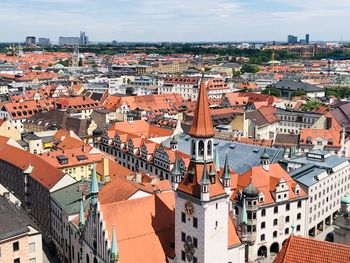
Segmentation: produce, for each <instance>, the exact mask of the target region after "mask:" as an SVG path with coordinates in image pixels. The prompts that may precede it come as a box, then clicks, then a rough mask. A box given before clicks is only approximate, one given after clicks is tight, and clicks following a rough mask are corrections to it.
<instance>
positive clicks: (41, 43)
mask: <svg viewBox="0 0 350 263" xmlns="http://www.w3.org/2000/svg"><path fill="white" fill-rule="evenodd" d="M38 45H39V46H50V39H49V38H42V37H41V38H39V40H38Z"/></svg>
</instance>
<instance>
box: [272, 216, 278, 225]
mask: <svg viewBox="0 0 350 263" xmlns="http://www.w3.org/2000/svg"><path fill="white" fill-rule="evenodd" d="M277 224H278V220H277V218H275V219H274V220H273V225H274V226H277Z"/></svg>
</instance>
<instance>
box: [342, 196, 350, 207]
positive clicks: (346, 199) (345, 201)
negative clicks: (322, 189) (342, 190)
mask: <svg viewBox="0 0 350 263" xmlns="http://www.w3.org/2000/svg"><path fill="white" fill-rule="evenodd" d="M340 202H341V203H342V204H346V205H350V196H349V195H348V194H346V195H345V196H343V197H342V198H341V200H340Z"/></svg>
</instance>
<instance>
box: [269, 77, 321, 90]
mask: <svg viewBox="0 0 350 263" xmlns="http://www.w3.org/2000/svg"><path fill="white" fill-rule="evenodd" d="M273 87H275V88H276V89H282V90H291V91H297V90H303V91H305V92H318V91H322V89H321V88H319V87H317V86H315V85H311V84H309V83H306V82H302V81H293V80H287V79H283V80H281V81H279V82H276V83H275V84H273Z"/></svg>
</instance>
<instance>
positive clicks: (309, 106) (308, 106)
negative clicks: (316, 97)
mask: <svg viewBox="0 0 350 263" xmlns="http://www.w3.org/2000/svg"><path fill="white" fill-rule="evenodd" d="M323 105H324V104H323V103H321V102H318V101H311V100H310V101H308V102H306V103H305V104H304V105H303V106H302V107H301V110H302V111H313V110H317V109H318V108H320V107H321V106H323Z"/></svg>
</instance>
